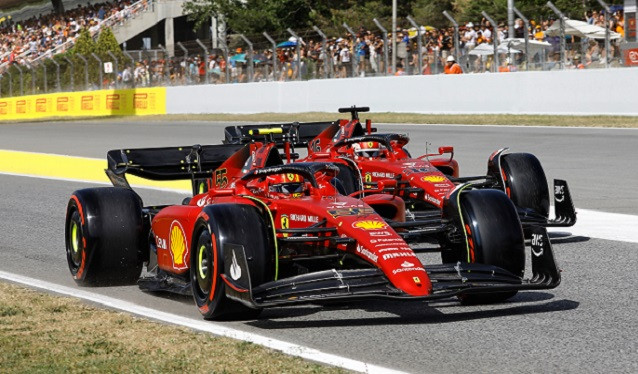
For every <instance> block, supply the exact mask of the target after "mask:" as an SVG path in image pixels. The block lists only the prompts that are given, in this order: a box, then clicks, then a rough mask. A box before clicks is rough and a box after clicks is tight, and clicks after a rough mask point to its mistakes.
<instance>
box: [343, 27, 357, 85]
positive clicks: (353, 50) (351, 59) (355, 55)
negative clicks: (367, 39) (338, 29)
mask: <svg viewBox="0 0 638 374" xmlns="http://www.w3.org/2000/svg"><path fill="white" fill-rule="evenodd" d="M342 26H343V27H344V28H345V29H346V30H348V32H349V33H350V35H352V57H350V63H351V64H352V77H353V78H354V77H356V76H357V72H356V71H355V70H356V69H355V66H354V62H355V60H356V62H357V68H358V67H359V55H358V54H357V53H356V51H355V43H356V42H357V34H355V33H354V31H353V30H352V29H351V28H350V26H348V24H347V23H345V22H344V23H343V25H342ZM355 57H356V59H355Z"/></svg>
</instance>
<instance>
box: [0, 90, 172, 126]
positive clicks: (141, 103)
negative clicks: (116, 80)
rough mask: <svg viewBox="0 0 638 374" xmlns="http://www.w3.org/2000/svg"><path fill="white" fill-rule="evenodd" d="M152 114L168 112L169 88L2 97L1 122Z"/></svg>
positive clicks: (0, 105) (0, 106) (0, 107)
mask: <svg viewBox="0 0 638 374" xmlns="http://www.w3.org/2000/svg"><path fill="white" fill-rule="evenodd" d="M149 114H166V87H152V88H130V89H121V90H99V91H82V92H60V93H52V94H46V95H31V96H20V97H10V98H0V121H2V120H16V119H38V118H47V117H90V116H142V115H149Z"/></svg>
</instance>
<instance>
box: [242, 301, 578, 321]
mask: <svg viewBox="0 0 638 374" xmlns="http://www.w3.org/2000/svg"><path fill="white" fill-rule="evenodd" d="M535 294H536V295H538V296H540V297H532V298H527V297H524V299H527V300H520V299H518V298H517V299H515V300H516V301H518V302H534V301H539V300H540V299H545V300H547V299H551V298H553V295H551V294H546V293H535ZM495 305H503V306H505V307H504V308H502V309H490V310H476V308H475V307H472V306H468V307H467V308H468V309H470V310H467V311H461V312H457V313H454V312H453V313H443V312H442V311H440V310H439V309H443V308H439V307H432V306H428V304H427V303H425V302H413V303H410V302H406V303H404V304H402V305H401V306H397V304H396V302H392V301H382V302H378V301H376V302H372V301H366V302H360V303H357V304H351V305H348V306H345V305H341V306H340V307H337V308H335V307H330V306H324V307H320V306H310V307H298V308H277V309H269V310H265V311H264V312H263V313H262V315H261V319H259V320H256V321H253V322H248V323H247V324H248V325H250V326H253V327H257V328H261V329H264V330H276V329H294V328H312V327H349V326H376V325H425V324H442V323H453V322H460V321H471V320H480V319H485V318H498V317H506V316H513V315H525V314H540V313H552V312H561V311H568V310H573V309H576V308H578V306H579V305H580V303H579V302H577V301H573V300H564V299H563V300H555V301H550V302H546V303H542V304H535V305H516V306H509V307H508V306H507V304H506V303H505V304H495ZM450 306H456V307H458V306H459V304H458V303H454V305H450ZM353 308H360V309H362V310H365V311H369V312H388V313H392V314H395V315H396V316H393V317H370V318H365V317H364V318H361V317H360V316H359V317H356V318H351V319H346V318H342V319H328V320H325V319H321V320H314V321H313V320H310V321H309V320H299V321H277V319H283V318H291V317H300V316H308V315H312V314H315V313H317V312H319V311H322V310H339V309H353Z"/></svg>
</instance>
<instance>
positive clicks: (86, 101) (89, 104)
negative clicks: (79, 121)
mask: <svg viewBox="0 0 638 374" xmlns="http://www.w3.org/2000/svg"><path fill="white" fill-rule="evenodd" d="M80 107H81V108H82V110H93V108H94V107H95V105H94V104H93V95H90V96H82V104H81V106H80Z"/></svg>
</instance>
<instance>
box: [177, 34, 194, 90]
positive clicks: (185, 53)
mask: <svg viewBox="0 0 638 374" xmlns="http://www.w3.org/2000/svg"><path fill="white" fill-rule="evenodd" d="M177 46H178V47H179V48H180V49H181V50H182V52H184V57H182V61H184V76H186V77H188V82H187V83H190V80H191V72H190V69H189V68H188V49H186V47H184V44H182V42H177Z"/></svg>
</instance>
